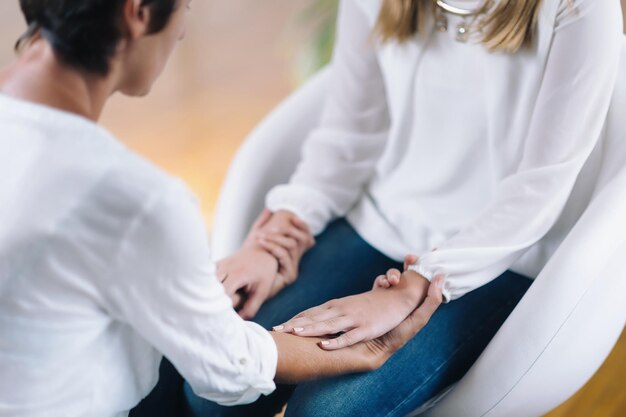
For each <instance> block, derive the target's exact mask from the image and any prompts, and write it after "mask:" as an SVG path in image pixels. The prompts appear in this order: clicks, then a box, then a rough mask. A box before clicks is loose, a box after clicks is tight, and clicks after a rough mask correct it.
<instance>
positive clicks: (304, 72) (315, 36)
mask: <svg viewBox="0 0 626 417" xmlns="http://www.w3.org/2000/svg"><path fill="white" fill-rule="evenodd" d="M338 6H339V0H312V1H311V3H310V4H309V5H308V6H307V7H306V8H305V9H304V10H303V11H302V12H301V13H300V15H299V16H298V17H297V19H296V21H295V24H296V25H297V27H298V30H306V31H307V32H308V31H310V34H311V36H309V37H308V39H307V40H306V41H305V42H304V45H303V47H302V51H301V53H299V54H298V57H297V62H296V65H297V67H298V73H299V77H300V78H301V79H306V78H308V77H309V76H310V75H312V74H314V73H315V72H317V71H318V70H320V69H321V68H322V67H324V66H325V65H327V64H328V63H329V62H330V60H331V58H332V54H333V46H334V43H335V23H336V20H337V9H338Z"/></svg>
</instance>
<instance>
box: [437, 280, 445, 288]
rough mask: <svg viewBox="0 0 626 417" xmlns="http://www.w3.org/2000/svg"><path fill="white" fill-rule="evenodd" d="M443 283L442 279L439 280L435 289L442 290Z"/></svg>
mask: <svg viewBox="0 0 626 417" xmlns="http://www.w3.org/2000/svg"><path fill="white" fill-rule="evenodd" d="M444 282H445V280H444V279H443V278H440V279H439V281H437V288H443V284H444Z"/></svg>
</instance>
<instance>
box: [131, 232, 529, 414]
mask: <svg viewBox="0 0 626 417" xmlns="http://www.w3.org/2000/svg"><path fill="white" fill-rule="evenodd" d="M400 267H401V264H399V263H397V262H395V261H393V260H391V259H389V258H387V257H386V256H384V255H383V254H381V253H379V252H378V251H377V250H375V249H374V248H372V247H371V246H369V245H368V244H367V243H366V242H364V241H363V240H362V239H361V238H360V237H359V236H358V234H357V233H356V232H355V231H354V230H353V229H352V228H351V226H350V225H349V224H348V223H347V222H346V221H345V220H339V221H336V222H334V223H333V224H331V225H330V226H329V227H328V228H327V229H326V231H325V232H324V233H322V234H321V235H320V236H318V238H317V244H316V246H315V247H314V248H313V249H311V250H310V251H309V252H308V253H307V254H306V255H305V256H304V258H303V259H302V262H301V265H300V276H299V277H298V280H297V281H296V282H295V283H294V284H293V285H292V286H290V287H288V288H286V289H285V290H283V291H282V292H281V293H280V294H278V295H277V296H276V297H274V298H273V299H271V300H268V301H267V302H266V303H265V304H264V306H263V307H262V308H261V310H260V311H259V313H258V314H257V316H256V317H255V321H256V322H258V323H259V324H261V325H262V326H264V327H266V328H268V329H270V328H271V327H272V326H275V325H277V324H280V323H282V322H284V321H286V320H288V319H290V318H291V317H293V316H294V315H295V314H297V313H299V312H301V311H303V310H305V309H307V308H310V307H313V306H317V305H319V304H322V303H324V302H326V301H328V300H330V299H334V298H340V297H344V296H347V295H352V294H357V293H360V292H364V291H368V290H369V289H371V286H372V284H373V281H374V278H375V276H376V275H379V274H382V273H385V272H386V271H387V270H388V269H389V268H400ZM530 282H531V281H530V280H529V279H528V278H525V277H522V276H520V275H517V274H515V273H512V272H507V273H505V274H503V276H501V277H499V278H498V279H496V280H494V281H493V282H491V283H490V284H488V285H486V286H484V287H482V288H479V289H478V290H475V291H473V292H471V293H469V294H467V295H465V296H464V297H462V298H460V299H458V300H455V301H454V302H452V303H449V304H445V305H442V306H441V307H440V308H439V310H438V311H437V312H436V313H435V315H434V316H433V318H432V319H431V321H430V322H429V323H428V325H427V326H426V327H425V328H424V329H423V330H422V331H421V332H420V333H419V334H418V335H417V336H416V337H415V338H414V339H413V340H412V341H411V342H409V343H408V344H407V345H406V346H405V347H404V348H403V349H402V350H400V351H399V352H397V353H396V354H395V355H394V356H393V357H392V358H391V359H390V360H389V361H388V362H387V363H386V364H385V365H384V366H383V367H382V368H381V369H379V370H377V371H375V372H372V373H368V374H358V375H348V376H342V377H336V378H331V379H326V380H322V381H316V382H310V383H304V384H300V385H299V386H297V388H296V387H294V386H285V385H282V386H281V385H279V386H278V388H277V390H276V392H274V393H273V394H272V395H270V396H268V397H262V398H260V399H259V400H258V401H257V402H256V403H254V404H250V405H243V406H236V407H222V406H219V405H217V404H215V403H212V402H210V401H207V400H204V399H202V398H200V397H197V396H195V394H194V393H193V391H192V390H191V388H190V387H189V386H188V385H185V387H184V397H183V401H182V403H183V408H185V411H184V413H183V414H184V415H187V416H189V417H205V416H206V417H209V416H251V415H254V416H255V417H256V416H259V417H263V416H274V415H275V414H276V413H277V412H278V411H280V410H281V409H282V407H283V405H284V404H285V403H286V402H287V400H288V401H289V405H288V408H287V413H286V414H287V417H290V416H297V417H305V416H308V415H316V416H317V415H333V416H351V415H360V414H362V413H363V412H364V410H366V411H367V413H368V415H375V416H378V415H380V416H396V415H397V416H401V415H405V414H406V413H407V412H409V411H411V410H412V409H415V408H417V407H418V406H419V405H421V404H422V403H423V402H424V401H426V400H428V399H429V398H431V397H432V396H433V395H435V394H436V393H437V392H439V391H440V390H441V389H443V388H445V387H446V386H448V385H450V384H451V383H453V382H455V381H457V380H458V379H459V378H460V377H462V375H463V374H464V373H465V372H466V371H467V369H469V367H470V366H471V364H472V363H473V362H474V361H475V360H476V359H477V357H478V356H479V355H480V353H481V352H482V350H483V349H484V348H485V347H486V345H487V344H488V343H489V340H491V338H492V337H493V335H494V334H495V332H496V331H497V329H498V328H499V327H500V325H501V324H502V323H503V322H504V320H505V319H506V317H507V316H508V315H509V314H510V312H511V311H512V309H513V308H514V306H515V304H517V302H518V301H519V299H521V297H522V296H523V294H524V292H525V291H526V289H527V288H528V286H529V285H530ZM168 367H169V368H170V372H165V375H167V376H168V377H167V378H162V380H161V381H160V382H159V386H163V385H169V386H173V387H174V389H173V391H176V390H177V389H178V388H176V384H179V383H180V382H179V379H180V378H178V379H177V377H175V376H172V372H171V365H169V364H167V363H165V364H164V366H163V367H162V368H166V369H167V368H168ZM162 374H163V373H162ZM159 386H158V387H157V389H156V390H155V392H158V391H159ZM294 390H295V391H294ZM171 391H172V390H171ZM160 392H161V395H163V392H164V390H163V389H162V388H161V389H160ZM176 393H177V394H178V393H180V391H176ZM152 395H153V394H151V396H152ZM149 399H150V398H148V400H149ZM161 409H163V410H165V409H166V407H162V408H161ZM132 415H133V417H139V416H141V415H146V414H141V413H135V414H132ZM150 415H153V416H154V415H164V414H162V413H161V414H155V413H154V410H153V412H152V414H150Z"/></svg>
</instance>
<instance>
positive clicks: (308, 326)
mask: <svg viewBox="0 0 626 417" xmlns="http://www.w3.org/2000/svg"><path fill="white" fill-rule="evenodd" d="M414 262H415V257H413V256H407V258H406V259H405V271H404V272H403V273H401V272H400V271H399V270H397V269H391V270H389V271H388V272H387V274H385V275H383V276H379V277H378V278H377V279H376V280H375V283H374V288H373V289H372V290H370V291H368V292H365V293H362V294H358V295H353V296H349V297H344V298H340V299H336V300H331V301H329V302H327V303H325V304H322V305H320V306H318V307H314V308H311V309H309V310H306V311H304V312H302V313H300V314H298V315H296V316H295V317H293V318H292V319H291V320H289V321H287V322H285V323H283V324H281V325H279V326H276V327H275V328H274V330H275V331H280V332H290V333H293V334H296V335H298V336H307V337H313V336H316V337H317V336H327V335H338V336H337V337H333V338H326V339H325V340H323V341H322V342H321V347H322V348H324V349H327V350H335V349H341V348H344V347H348V346H352V345H354V344H357V343H359V342H362V341H371V340H374V339H376V338H379V337H381V336H383V335H385V334H387V333H388V332H389V331H391V330H392V329H395V328H396V327H397V326H398V325H399V324H400V323H402V322H403V321H404V320H405V319H406V318H407V317H409V315H411V313H412V312H414V311H415V310H416V308H417V307H418V306H421V304H423V302H424V300H425V298H426V295H427V293H428V288H429V285H430V284H429V282H428V280H427V279H426V278H424V277H422V276H421V275H419V274H418V273H416V272H415V271H411V270H408V269H407V267H408V265H409V264H412V263H414ZM433 281H434V284H435V285H436V286H437V288H438V290H439V291H440V289H441V287H442V285H443V277H442V276H438V277H436V279H435V280H433ZM424 324H425V323H424Z"/></svg>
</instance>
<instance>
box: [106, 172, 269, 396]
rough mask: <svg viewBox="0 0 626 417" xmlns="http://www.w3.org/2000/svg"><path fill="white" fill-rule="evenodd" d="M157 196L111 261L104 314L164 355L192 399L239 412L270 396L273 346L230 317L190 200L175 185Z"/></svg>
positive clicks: (264, 333)
mask: <svg viewBox="0 0 626 417" xmlns="http://www.w3.org/2000/svg"><path fill="white" fill-rule="evenodd" d="M154 194H156V195H155V196H154V197H151V198H150V199H149V201H148V202H146V204H145V206H144V208H143V209H142V211H141V213H140V214H138V215H137V217H136V219H135V220H134V221H133V223H132V225H131V227H130V230H128V232H127V234H126V236H125V238H124V239H123V242H122V244H121V246H120V249H119V251H118V255H117V256H116V258H115V262H114V265H113V271H114V273H113V274H112V276H111V277H110V279H108V280H107V288H106V289H104V292H105V294H106V298H107V303H106V304H107V306H106V308H107V309H108V310H109V314H111V315H112V316H113V317H114V318H115V319H117V320H119V321H121V322H125V323H127V324H128V325H129V326H130V327H132V328H133V329H134V330H135V331H136V332H137V333H139V334H140V335H141V336H142V337H143V338H144V339H145V340H146V341H148V342H149V343H150V344H152V345H153V346H154V347H155V348H156V349H157V350H158V351H160V352H161V353H162V354H163V355H165V356H166V357H167V358H168V359H169V360H170V361H171V362H172V363H173V364H174V366H175V367H176V369H177V370H178V371H179V372H180V373H181V375H182V376H183V377H184V378H185V379H186V380H187V381H188V382H189V384H190V385H191V386H192V388H193V390H194V391H195V392H196V394H197V395H200V396H202V397H204V398H207V399H209V400H212V401H216V402H218V403H220V404H224V405H236V404H244V403H250V402H253V401H255V400H256V399H257V398H258V397H259V396H260V395H261V394H265V395H267V394H269V393H271V392H272V391H273V390H274V389H275V384H274V381H273V379H274V376H275V373H276V366H277V349H276V345H275V343H274V341H273V339H272V337H271V336H270V334H269V333H268V332H267V331H265V330H264V329H263V328H262V327H260V326H258V325H257V324H255V323H252V322H246V321H244V320H242V319H241V318H240V317H239V316H238V315H237V314H236V313H235V311H234V310H233V308H232V305H231V301H230V298H229V297H228V296H227V295H226V293H225V291H224V288H223V286H222V284H221V283H220V282H219V281H218V280H217V278H216V276H215V267H214V265H213V264H212V263H211V261H210V254H209V246H208V236H207V234H206V228H205V224H204V222H203V220H202V217H201V214H200V211H199V209H198V207H197V205H196V204H195V201H194V200H193V199H192V195H191V193H190V192H189V191H187V189H186V188H185V187H184V186H183V185H182V184H178V183H174V184H172V185H171V186H170V187H169V188H168V189H166V190H164V191H157V192H155V193H154Z"/></svg>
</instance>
